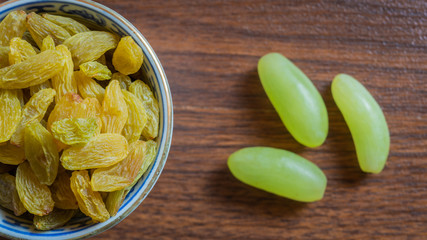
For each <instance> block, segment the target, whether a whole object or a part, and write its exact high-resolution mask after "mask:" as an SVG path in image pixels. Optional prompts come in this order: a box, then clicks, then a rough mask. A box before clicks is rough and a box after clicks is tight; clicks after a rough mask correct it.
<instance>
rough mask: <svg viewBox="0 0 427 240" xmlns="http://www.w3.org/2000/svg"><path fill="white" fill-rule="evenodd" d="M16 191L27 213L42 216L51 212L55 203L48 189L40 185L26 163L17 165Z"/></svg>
mask: <svg viewBox="0 0 427 240" xmlns="http://www.w3.org/2000/svg"><path fill="white" fill-rule="evenodd" d="M16 189H17V191H18V195H19V199H21V202H22V204H24V207H25V208H26V209H27V210H28V212H30V213H32V214H34V215H38V216H44V215H47V214H49V213H50V212H51V211H52V210H53V206H54V204H55V203H54V202H53V200H52V196H51V194H50V190H49V188H48V187H47V186H46V185H44V184H41V183H40V181H39V179H38V178H37V176H36V175H35V174H34V172H33V170H32V169H31V167H30V164H29V163H28V162H23V163H21V164H19V166H18V169H17V170H16Z"/></svg>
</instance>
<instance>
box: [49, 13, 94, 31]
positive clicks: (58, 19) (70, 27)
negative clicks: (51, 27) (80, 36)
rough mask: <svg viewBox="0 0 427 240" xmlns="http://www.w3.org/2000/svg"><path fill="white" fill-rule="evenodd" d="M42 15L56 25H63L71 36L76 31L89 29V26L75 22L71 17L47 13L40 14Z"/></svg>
mask: <svg viewBox="0 0 427 240" xmlns="http://www.w3.org/2000/svg"><path fill="white" fill-rule="evenodd" d="M42 17H43V18H45V19H47V20H49V21H51V22H53V23H55V24H56V25H58V26H61V27H63V28H64V29H65V30H67V32H68V33H69V34H70V35H71V36H73V35H75V34H77V33H81V32H88V31H90V30H89V28H87V27H86V26H85V25H83V24H81V23H79V22H77V21H76V20H74V19H72V18H68V17H63V16H58V15H52V14H48V13H45V14H42Z"/></svg>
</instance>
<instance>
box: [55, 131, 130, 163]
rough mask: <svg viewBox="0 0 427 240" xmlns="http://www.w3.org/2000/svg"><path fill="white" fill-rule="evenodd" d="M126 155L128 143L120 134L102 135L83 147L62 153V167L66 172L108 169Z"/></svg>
mask: <svg viewBox="0 0 427 240" xmlns="http://www.w3.org/2000/svg"><path fill="white" fill-rule="evenodd" d="M127 154H128V143H127V141H126V139H125V137H123V136H122V135H120V134H114V133H103V134H99V135H97V136H95V137H93V138H92V139H91V140H90V141H89V142H88V143H87V144H85V145H83V146H82V145H76V146H72V147H70V148H68V149H66V150H64V152H63V153H62V156H61V162H62V166H63V167H64V168H65V169H68V170H82V169H90V168H101V167H109V166H112V165H114V164H116V163H118V162H120V161H122V160H123V159H124V158H125V157H126V156H127Z"/></svg>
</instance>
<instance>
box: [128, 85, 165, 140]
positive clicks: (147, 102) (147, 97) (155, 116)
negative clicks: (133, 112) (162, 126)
mask: <svg viewBox="0 0 427 240" xmlns="http://www.w3.org/2000/svg"><path fill="white" fill-rule="evenodd" d="M129 91H130V92H131V93H133V94H134V95H135V96H136V97H138V98H139V100H141V102H142V104H143V105H144V108H145V111H146V113H147V124H146V125H145V127H144V130H143V131H142V136H143V137H144V138H145V139H154V138H156V137H157V135H158V134H159V122H160V117H159V103H158V102H157V100H156V98H155V97H154V94H153V92H152V91H151V90H150V87H149V86H148V85H147V84H145V83H144V82H142V81H141V80H136V81H135V82H133V83H132V84H131V85H130V87H129Z"/></svg>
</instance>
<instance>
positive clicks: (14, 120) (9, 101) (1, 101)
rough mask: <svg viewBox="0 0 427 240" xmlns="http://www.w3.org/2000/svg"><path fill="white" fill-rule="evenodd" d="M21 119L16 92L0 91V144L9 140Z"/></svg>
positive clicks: (19, 104)
mask: <svg viewBox="0 0 427 240" xmlns="http://www.w3.org/2000/svg"><path fill="white" fill-rule="evenodd" d="M21 118H22V115H21V102H20V101H19V98H18V91H17V90H7V89H0V143H3V142H6V141H8V140H9V139H10V137H11V136H12V134H13V132H15V129H16V128H17V126H18V124H19V122H20V121H21Z"/></svg>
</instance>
